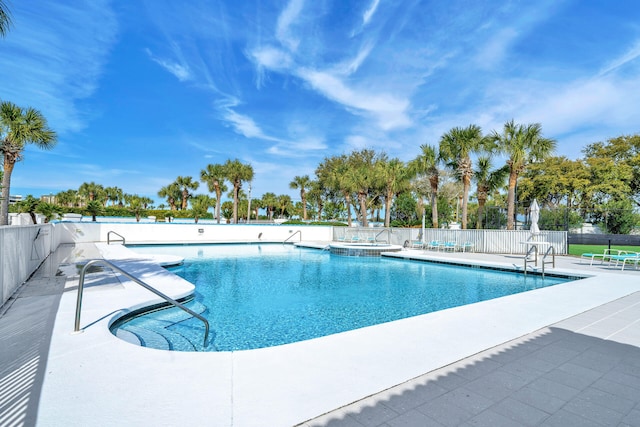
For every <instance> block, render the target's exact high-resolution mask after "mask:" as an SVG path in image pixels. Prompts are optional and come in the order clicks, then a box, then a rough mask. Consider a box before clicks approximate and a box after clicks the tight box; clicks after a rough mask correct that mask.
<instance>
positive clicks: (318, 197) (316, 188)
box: [308, 180, 326, 221]
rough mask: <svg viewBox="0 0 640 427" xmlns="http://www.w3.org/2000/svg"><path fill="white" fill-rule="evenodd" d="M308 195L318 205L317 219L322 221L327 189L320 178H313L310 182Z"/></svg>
mask: <svg viewBox="0 0 640 427" xmlns="http://www.w3.org/2000/svg"><path fill="white" fill-rule="evenodd" d="M309 187H310V188H309V192H308V195H309V197H310V198H311V200H313V202H315V205H316V206H317V207H318V216H317V221H322V209H323V208H324V197H325V193H326V189H325V188H324V187H323V186H322V183H321V182H320V180H313V181H311V182H310V183H309ZM313 202H312V203H313Z"/></svg>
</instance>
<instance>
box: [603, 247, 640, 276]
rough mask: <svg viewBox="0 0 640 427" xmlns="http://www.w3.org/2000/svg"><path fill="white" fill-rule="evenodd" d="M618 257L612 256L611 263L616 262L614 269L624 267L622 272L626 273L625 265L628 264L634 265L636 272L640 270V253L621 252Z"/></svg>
mask: <svg viewBox="0 0 640 427" xmlns="http://www.w3.org/2000/svg"><path fill="white" fill-rule="evenodd" d="M619 252H620V253H619V254H618V255H611V258H610V262H613V261H615V262H616V263H615V265H614V267H618V265H620V264H621V263H622V264H621V265H622V271H624V267H625V265H627V263H629V264H630V265H631V264H634V265H635V267H636V270H637V269H638V262H640V252H627V251H619Z"/></svg>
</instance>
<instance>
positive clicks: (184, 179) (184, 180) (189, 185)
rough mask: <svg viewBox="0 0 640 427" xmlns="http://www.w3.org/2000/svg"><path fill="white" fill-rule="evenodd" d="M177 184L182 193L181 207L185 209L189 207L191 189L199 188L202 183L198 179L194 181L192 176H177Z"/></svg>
mask: <svg viewBox="0 0 640 427" xmlns="http://www.w3.org/2000/svg"><path fill="white" fill-rule="evenodd" d="M176 184H177V185H178V188H180V191H181V193H182V204H181V208H180V209H182V210H185V209H187V202H188V200H189V197H191V193H190V192H189V190H197V189H198V187H199V186H200V183H199V182H198V181H194V180H193V178H192V177H190V176H179V177H178V178H176Z"/></svg>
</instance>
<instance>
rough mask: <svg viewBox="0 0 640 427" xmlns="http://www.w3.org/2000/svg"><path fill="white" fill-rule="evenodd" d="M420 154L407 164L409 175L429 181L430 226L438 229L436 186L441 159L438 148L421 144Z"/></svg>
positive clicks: (438, 180) (438, 179) (438, 181)
mask: <svg viewBox="0 0 640 427" xmlns="http://www.w3.org/2000/svg"><path fill="white" fill-rule="evenodd" d="M420 149H421V150H422V153H421V154H419V155H418V157H416V158H415V159H414V160H412V161H411V162H410V163H409V170H410V173H411V175H414V176H415V175H422V176H425V177H427V179H428V180H429V186H430V187H431V192H430V194H431V224H432V227H433V228H438V185H439V184H440V171H439V170H438V165H439V164H440V161H441V158H440V154H439V153H438V148H437V147H434V146H432V145H427V144H423V145H421V146H420Z"/></svg>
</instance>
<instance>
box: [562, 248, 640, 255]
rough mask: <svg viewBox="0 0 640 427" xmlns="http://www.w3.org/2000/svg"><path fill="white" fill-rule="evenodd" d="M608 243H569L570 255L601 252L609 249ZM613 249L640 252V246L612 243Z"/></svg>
mask: <svg viewBox="0 0 640 427" xmlns="http://www.w3.org/2000/svg"><path fill="white" fill-rule="evenodd" d="M608 248H609V246H608V245H569V255H578V256H580V255H582V254H586V253H590V254H601V253H603V252H604V250H605V249H608ZM611 249H614V250H620V251H629V252H640V246H618V245H611Z"/></svg>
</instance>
